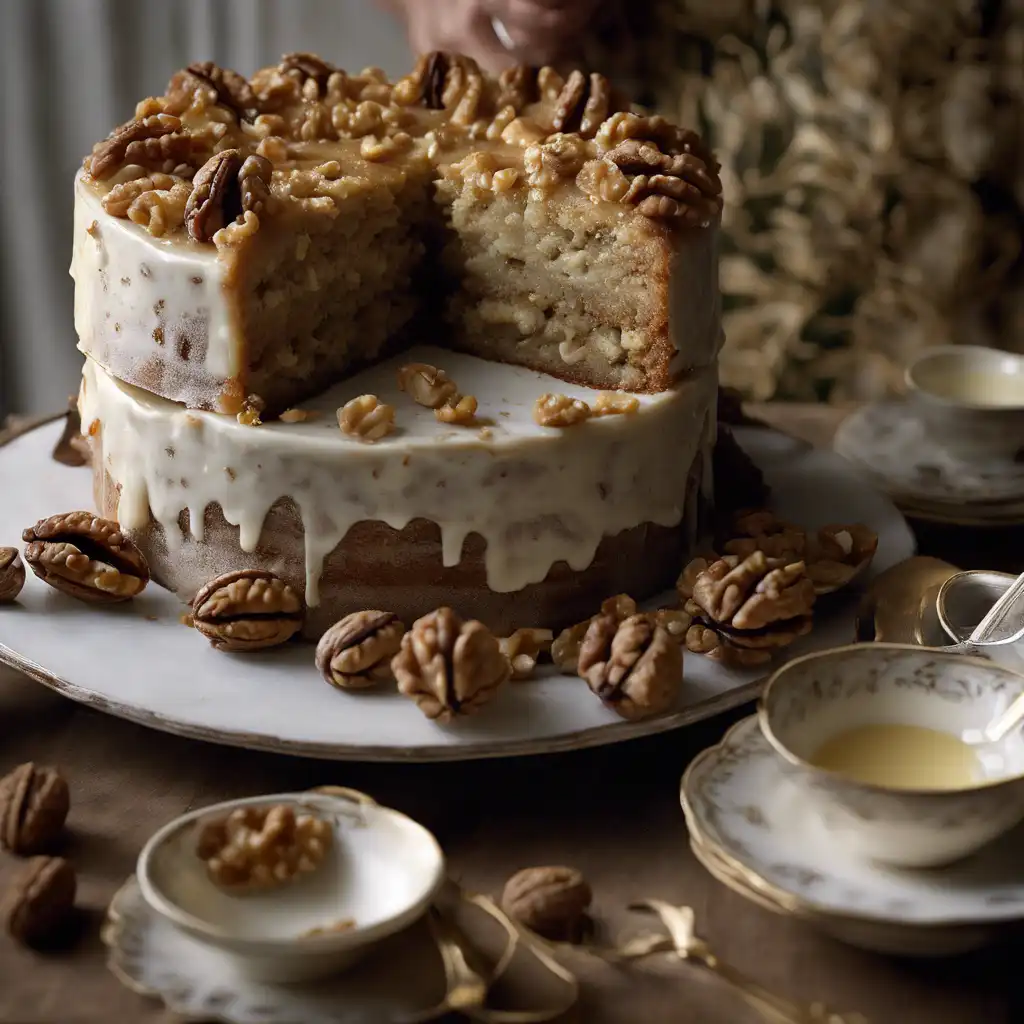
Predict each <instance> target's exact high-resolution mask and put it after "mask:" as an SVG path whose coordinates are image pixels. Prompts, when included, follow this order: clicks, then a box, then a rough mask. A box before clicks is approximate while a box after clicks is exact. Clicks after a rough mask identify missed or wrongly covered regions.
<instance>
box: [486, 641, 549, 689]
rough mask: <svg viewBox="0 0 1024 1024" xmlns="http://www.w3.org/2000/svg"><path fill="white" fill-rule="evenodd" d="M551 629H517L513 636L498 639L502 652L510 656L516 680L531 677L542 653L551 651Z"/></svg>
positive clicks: (509, 659) (509, 660)
mask: <svg viewBox="0 0 1024 1024" xmlns="http://www.w3.org/2000/svg"><path fill="white" fill-rule="evenodd" d="M552 640H553V634H552V632H551V630H550V629H517V630H516V631H515V632H514V633H513V634H512V635H511V636H506V637H502V638H501V639H500V640H498V647H499V648H500V649H501V653H502V654H504V655H505V657H506V658H508V663H509V666H510V667H511V669H512V678H513V679H514V680H517V681H518V680H522V679H530V678H532V677H533V672H534V669H535V668H536V667H537V662H538V661H539V660H540V657H541V655H543V654H548V653H549V652H550V651H551V644H552Z"/></svg>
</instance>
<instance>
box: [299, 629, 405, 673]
mask: <svg viewBox="0 0 1024 1024" xmlns="http://www.w3.org/2000/svg"><path fill="white" fill-rule="evenodd" d="M404 633H405V626H404V625H402V623H401V622H399V620H398V616H397V615H395V613H394V612H380V611H365V612H353V613H352V614H351V615H346V616H345V617H344V618H343V619H340V620H339V621H338V622H336V623H335V624H334V625H333V626H331V628H330V629H328V630H327V632H326V633H324V635H323V636H322V637H321V638H320V642H319V643H318V644H317V645H316V667H317V668H318V669H319V670H320V674H321V675H322V676H323V677H324V679H326V680H327V682H329V683H330V684H331V685H332V686H336V687H338V689H340V690H363V689H366V688H367V687H370V686H375V685H376V684H377V683H379V682H382V681H384V680H386V679H390V678H391V659H392V658H393V657H394V656H395V655H396V654H397V653H398V649H399V647H401V645H402V636H403V634H404Z"/></svg>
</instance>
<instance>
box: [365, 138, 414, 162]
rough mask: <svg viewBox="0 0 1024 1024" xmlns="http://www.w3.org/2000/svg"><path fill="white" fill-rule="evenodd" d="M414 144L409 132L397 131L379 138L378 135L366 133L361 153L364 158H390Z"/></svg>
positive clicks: (372, 159) (378, 159)
mask: <svg viewBox="0 0 1024 1024" xmlns="http://www.w3.org/2000/svg"><path fill="white" fill-rule="evenodd" d="M411 145H412V136H411V135H410V134H409V133H408V132H395V134H394V135H385V136H384V138H382V139H378V138H377V136H376V135H366V136H364V137H363V140H362V142H361V143H360V145H359V155H360V156H361V157H362V158H363V159H364V160H370V161H374V162H375V161H380V160H388V159H390V158H391V157H393V156H396V155H398V154H399V153H404V152H405V151H406V150H407V149H409V147H410V146H411Z"/></svg>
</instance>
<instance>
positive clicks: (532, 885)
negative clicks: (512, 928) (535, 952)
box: [501, 866, 593, 942]
mask: <svg viewBox="0 0 1024 1024" xmlns="http://www.w3.org/2000/svg"><path fill="white" fill-rule="evenodd" d="M592 900H593V893H592V892H591V889H590V885H589V884H588V883H587V880H586V879H585V878H584V877H583V875H582V874H581V873H580V872H579V871H577V870H576V869H575V868H570V867H564V866H552V867H536V868H523V870H522V871H517V872H516V873H515V874H514V875H512V877H511V878H509V880H508V881H507V882H506V883H505V888H504V890H503V892H502V894H501V906H502V909H503V910H504V911H505V913H506V914H508V916H509V917H511V918H514V919H515V920H516V921H518V922H519V923H520V924H522V925H524V926H525V927H527V928H529V929H530V930H531V931H534V932H536V933H537V934H538V935H543V936H544V937H545V938H547V939H552V940H555V941H559V940H566V941H570V942H572V941H578V940H579V939H581V938H582V937H583V933H584V931H585V926H586V923H587V910H588V909H589V907H590V904H591V901H592Z"/></svg>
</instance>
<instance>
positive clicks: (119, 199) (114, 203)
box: [103, 173, 177, 217]
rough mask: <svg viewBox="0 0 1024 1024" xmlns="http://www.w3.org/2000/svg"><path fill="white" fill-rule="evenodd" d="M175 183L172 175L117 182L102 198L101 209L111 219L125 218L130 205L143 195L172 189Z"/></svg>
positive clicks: (152, 175)
mask: <svg viewBox="0 0 1024 1024" xmlns="http://www.w3.org/2000/svg"><path fill="white" fill-rule="evenodd" d="M176 182H177V179H175V178H174V176H173V175H170V174H159V173H157V174H150V175H148V176H147V177H143V178H132V179H131V180H130V181H122V182H119V183H118V184H116V185H114V187H113V188H111V190H110V191H109V192H108V193H107V194H106V195H105V196H104V197H103V209H104V210H106V211H107V213H109V214H110V215H111V216H112V217H127V216H128V210H129V209H130V207H131V205H132V203H134V202H135V200H136V199H138V198H139V196H141V195H142V194H143V193H145V192H153V191H155V190H157V189H164V190H167V189H170V188H173V187H174V185H175V184H176Z"/></svg>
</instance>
